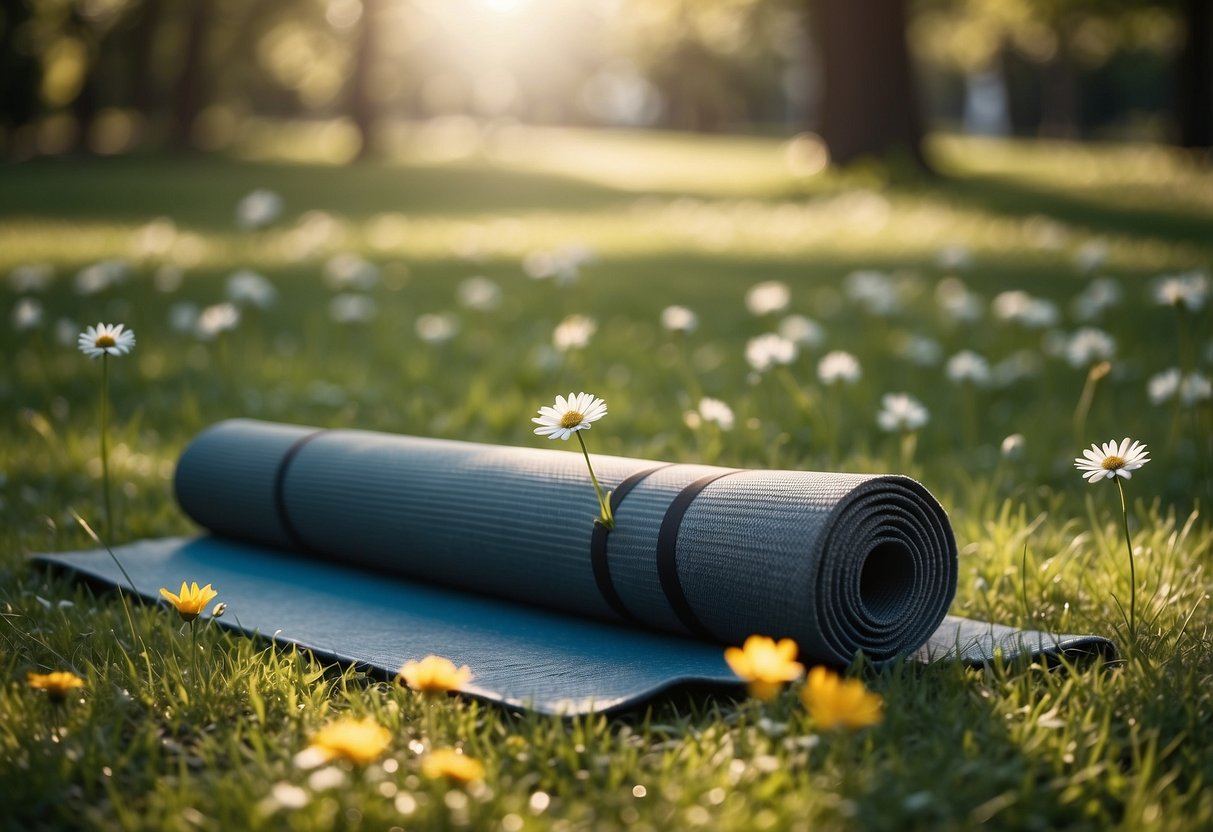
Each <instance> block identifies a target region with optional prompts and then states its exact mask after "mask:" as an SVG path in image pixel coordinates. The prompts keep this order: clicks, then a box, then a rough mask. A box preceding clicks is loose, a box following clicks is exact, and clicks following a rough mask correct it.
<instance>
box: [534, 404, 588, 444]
mask: <svg viewBox="0 0 1213 832" xmlns="http://www.w3.org/2000/svg"><path fill="white" fill-rule="evenodd" d="M605 415H607V403H606V402H605V401H603V400H602V399H600V398H598V397H597V396H595V395H593V394H591V393H569V397H568V398H567V399H566V398H565V397H564V396H557V397H556V404H555V406H554V407H548V406H546V405H545V406H544V407H541V408H539V415H538V416H536V417H534V418H532V419H531V421H532V422H534V423H535V424H537V425H539V427H537V428H535V434H536V435H538V436H546V437H547V438H548V439H565V440H567V439H568V438H569V437H570V436H572V435H573V434H574V433H576V432H577V431H579V430H589V429H590V427H591V425H590V423H591V422H597V421H598V420H599V419H601V418H602V417H603V416H605Z"/></svg>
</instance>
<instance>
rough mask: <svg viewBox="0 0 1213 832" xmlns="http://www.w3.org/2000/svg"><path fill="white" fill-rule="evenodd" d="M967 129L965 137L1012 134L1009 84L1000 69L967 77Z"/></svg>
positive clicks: (965, 108)
mask: <svg viewBox="0 0 1213 832" xmlns="http://www.w3.org/2000/svg"><path fill="white" fill-rule="evenodd" d="M964 126H965V132H966V133H973V134H976V135H979V136H1006V135H1008V134H1010V132H1011V109H1010V106H1009V104H1008V102H1007V83H1006V78H1004V77H1003V74H1002V71H1001V70H1000V69H999V68H998V67H996V66H995V67H990V68H989V69H984V70H982V71H981V72H970V73H969V74H968V75H966V76H965V105H964Z"/></svg>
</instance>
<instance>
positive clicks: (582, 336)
mask: <svg viewBox="0 0 1213 832" xmlns="http://www.w3.org/2000/svg"><path fill="white" fill-rule="evenodd" d="M597 331H598V322H597V321H595V320H594V319H593V318H590V317H587V316H585V315H569V316H568V317H567V318H565V319H564V320H563V321H561V322H560V323H559V324H557V325H556V328H555V329H554V330H552V346H554V347H555V348H556V349H558V350H560V351H561V352H568V351H569V350H579V349H585V347H586V346H587V345H588V344H589V343H590V339H591V338H593V337H594V333H595V332H597Z"/></svg>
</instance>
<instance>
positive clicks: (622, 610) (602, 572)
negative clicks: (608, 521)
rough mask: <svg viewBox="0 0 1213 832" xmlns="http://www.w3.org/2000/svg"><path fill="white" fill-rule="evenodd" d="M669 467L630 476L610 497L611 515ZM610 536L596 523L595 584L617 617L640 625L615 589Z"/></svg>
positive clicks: (593, 541) (592, 560)
mask: <svg viewBox="0 0 1213 832" xmlns="http://www.w3.org/2000/svg"><path fill="white" fill-rule="evenodd" d="M669 467H670V466H669V465H658V466H657V467H655V468H645V469H644V470H642V471H637V472H636V473H634V474H631V475H629V476H628V477H627V478H625V479H624V480H623V482H621V483H619V485H617V486H615V489H614V490H613V491H612V492H611V497H610V505H611V514H612V515H614V514H615V511H616V510H617V509H618V508H619V504H620V503H622V502H623V498H624V497H626V496H627V495H628V492H629V491H631V490H632V489H633V488H635V487H636V486H637V485H639V484H640V482H641V480H643V479H644V478H645V477H647V476H648V475H649V474H652V473H653V472H654V471H660V470H661V469H662V468H669ZM610 534H611V530H610V529H608V528H607V527H606V526H604V525H602V524H601V523H598V522H595V523H594V534H593V535H592V536H591V537H590V566H592V567H593V569H594V583H596V584H598V591H599V592H600V593H602V599H603V600H604V601H606V602H607V605H608V606H609V607H610V608H611V609H612V610H614V612H615V614H616V615H618V616H619V617H620V618H622V619H624V620H626V621H630V622H631V623H633V624H639V623H640V620H639V619H637V618H636V616H635V615H633V614H632V611H631V610H629V609H628V608H627V607H626V606H625V605H624V603H623V599H622V598H620V597H619V591H618V590H616V589H615V582H614V581H613V580H612V579H611V563H610V558H609V557H607V538H608V537H610Z"/></svg>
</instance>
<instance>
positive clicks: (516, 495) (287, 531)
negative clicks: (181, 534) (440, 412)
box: [42, 420, 1115, 713]
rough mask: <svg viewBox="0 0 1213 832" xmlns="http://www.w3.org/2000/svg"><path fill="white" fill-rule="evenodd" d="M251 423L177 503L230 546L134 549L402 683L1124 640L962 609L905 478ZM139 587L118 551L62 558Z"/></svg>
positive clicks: (934, 525) (702, 669)
mask: <svg viewBox="0 0 1213 832" xmlns="http://www.w3.org/2000/svg"><path fill="white" fill-rule="evenodd" d="M594 468H595V472H596V473H597V475H598V477H599V480H600V481H601V482H602V484H603V486H604V487H605V488H608V489H611V491H612V496H611V501H612V505H613V509H614V514H615V519H616V527H615V528H614V530H612V531H610V532H609V533H608V532H607V530H606V529H605V528H603V527H602V526H601V525H599V524H596V523H595V522H594V518H595V517H596V516H597V514H598V503H597V498H596V496H595V494H594V491H593V488H592V487H591V485H590V482H589V477H588V473H587V471H586V467H585V461H584V459H583V458H582V456H581V455H580V454H578V453H572V452H569V451H563V450H552V449H547V448H544V449H540V448H513V447H502V446H492V445H480V444H474V443H467V442H456V441H448V440H437V439H421V438H414V437H406V436H394V435H389V434H382V433H370V432H364V431H355V430H317V429H315V428H305V427H298V426H290V425H279V424H270V423H264V422H256V421H251V420H232V421H227V422H222V423H220V424H218V425H216V426H214V427H212V428H210V429H208V430H206V431H205V432H203V433H202V434H201V435H199V436H198V437H197V438H196V439H195V440H194V441H193V442H192V443H191V444H190V445H189V446H188V447H187V448H186V450H185V452H184V453H183V454H182V457H181V460H180V462H179V463H178V466H177V473H176V490H177V497H178V500H179V502H180V504H181V506H182V508H183V509H184V510H185V512H186V513H187V514H188V515H189V516H190V517H192V518H193V519H194V520H195V521H197V522H198V523H199V524H200V525H201V526H203V527H204V528H206V529H208V530H209V531H210V532H211V533H212V534H211V536H206V537H201V538H196V539H182V538H174V539H169V540H159V541H144V542H141V543H136V544H131V545H128V546H123V547H118V548H116V549H115V550H114V551H115V555H117V557H118V559H119V561H121V563H122V564H123V566H124V567H125V568H126V570H127V572H128V573H129V574H130V576H131V578H132V580H133V581H134V584H135V586H133V587H128V588H130V589H132V590H133V591H135V592H137V593H139V594H141V595H144V596H146V597H148V598H155V597H156V595H157V591H158V589H159V587H161V586H166V587H170V588H175V587H177V586H178V585H179V584H180V582H181V581H182V580H187V581H194V580H197V581H199V582H200V583H208V582H209V583H212V584H214V586H215V588H216V589H217V590H218V591H219V593H220V598H219V600H223V601H225V602H226V603H227V604H228V609H229V612H228V617H225V618H224V619H222V623H223V624H225V625H227V626H234V627H237V628H239V629H241V630H243V631H246V632H259V633H260V634H262V635H265V636H271V637H273V638H274V639H275V640H277V641H283V642H289V643H294V644H298V645H300V646H303V647H306V648H308V649H311V650H314V651H316V652H318V653H320V654H322V655H325V656H331V657H333V658H336V659H338V660H341V661H346V662H356V663H360V664H364V665H368V666H371V667H374V668H378V669H380V670H382V671H384V672H387V673H394V672H395V671H396V670H397V669H398V668H399V667H400V666H401V664H403V663H404V661H406V660H407V659H410V658H420V657H422V656H424V655H426V654H429V653H436V654H439V655H444V656H446V657H448V658H450V659H452V660H454V661H455V662H457V663H459V664H465V663H466V664H468V665H469V666H470V667H471V668H472V671H473V673H474V674H475V677H474V680H473V687H472V688H470V689H469V690H468V692H469V693H471V694H473V695H477V696H481V697H483V698H486V699H490V700H494V701H499V702H504V703H508V704H511V705H515V706H520V707H529V708H534V709H536V710H540V711H544V712H561V713H579V712H586V711H593V710H609V709H612V708H617V707H622V706H624V705H628V704H632V703H635V702H637V701H640V700H643V699H644V698H646V697H648V696H650V695H652V694H653V693H656V692H657V691H660V690H662V689H665V688H667V687H669V686H671V685H673V684H676V683H680V682H722V683H729V682H733V683H735V682H736V678H735V677H734V676H733V674H732V673H731V672H730V671H729V669H728V667H727V666H726V665H725V663H724V661H723V658H722V649H721V645H725V644H740V643H741V642H742V641H743V640H744V639H745V638H746V637H747V636H749V635H751V634H753V633H762V634H766V635H771V636H775V637H790V638H793V639H795V640H796V642H797V643H798V644H799V645H800V648H801V660H802V661H805V662H806V663H809V664H819V663H824V664H831V665H845V664H847V663H849V662H850V661H852V660H853V659H854V658H855V657H856V656H857V655H859V654H861V653H862V654H863V655H864V656H866V657H867V658H868V659H869V660H871V661H873V662H876V663H881V662H887V661H892V660H896V659H898V658H901V657H905V656H909V655H914V656H915V657H917V658H920V659H923V660H937V659H941V658H943V659H947V658H952V659H960V660H963V661H968V662H981V661H985V660H988V659H989V658H991V657H992V656H993V655H994V654H995V653H996V652H1001V653H1002V654H1003V655H1004V656H1005V657H1007V658H1011V657H1014V656H1016V655H1018V654H1021V653H1025V652H1026V653H1031V654H1046V655H1054V656H1055V655H1060V654H1063V653H1065V652H1076V653H1083V652H1098V653H1102V654H1104V655H1112V654H1114V652H1115V651H1114V648H1112V646H1111V644H1110V643H1109V642H1107V641H1106V640H1104V639H1100V638H1097V637H1089V636H1050V635H1047V634H1044V633H1039V632H1035V631H1017V630H1012V629H1010V628H1005V627H998V626H996V625H990V624H985V623H982V622H973V621H967V620H965V619H960V618H953V617H947V616H946V612H947V608H948V605H949V604H950V602H951V600H952V596H953V594H954V592H955V588H956V574H957V553H956V544H955V540H954V538H953V535H952V530H951V527H950V525H949V523H948V519H947V515H946V514H945V513H944V511H943V509H942V508H941V507H940V505H939V503H938V502H937V501H936V500H935V499H934V497H932V496H931V494H930V493H929V492H928V491H927V490H926V489H925V488H924V487H923V486H922V485H920V484H919V483H917V482H915V481H914V480H912V479H909V478H908V477H902V476H866V475H856V474H830V473H814V472H798V471H765V470H737V469H730V468H719V467H713V466H705V465H689V464H668V463H658V462H652V461H647V460H638V459H625V458H620V457H610V456H596V457H594ZM42 559H43V560H45V561H48V562H51V563H55V564H58V565H63V566H67V567H69V568H71V569H74V570H76V571H78V572H81V573H84V574H86V575H89V576H92V577H95V578H100V579H102V580H104V581H107V582H110V583H113V584H116V585H124V586H125V585H126V581H125V579H124V578H123V577H122V574H121V571H120V570H119V569H118V567H117V565H116V564H115V563H114V561H113V559H112V558H110V557H109V555H108V554H107V553H106V552H104V551H102V552H92V553H68V554H62V555H48V556H42Z"/></svg>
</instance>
